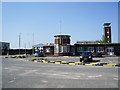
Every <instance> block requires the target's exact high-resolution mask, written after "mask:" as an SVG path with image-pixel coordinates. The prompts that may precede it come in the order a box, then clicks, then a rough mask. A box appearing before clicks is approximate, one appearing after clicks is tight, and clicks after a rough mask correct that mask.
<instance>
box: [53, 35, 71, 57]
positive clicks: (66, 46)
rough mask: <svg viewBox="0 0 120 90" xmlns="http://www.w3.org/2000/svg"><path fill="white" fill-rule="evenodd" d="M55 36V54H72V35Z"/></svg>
mask: <svg viewBox="0 0 120 90" xmlns="http://www.w3.org/2000/svg"><path fill="white" fill-rule="evenodd" d="M54 37H55V41H54V55H55V56H67V55H70V35H55V36H54Z"/></svg>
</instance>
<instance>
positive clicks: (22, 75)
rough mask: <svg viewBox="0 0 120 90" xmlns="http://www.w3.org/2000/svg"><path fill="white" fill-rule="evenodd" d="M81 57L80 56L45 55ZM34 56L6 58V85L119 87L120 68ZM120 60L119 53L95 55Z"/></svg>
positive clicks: (107, 59)
mask: <svg viewBox="0 0 120 90" xmlns="http://www.w3.org/2000/svg"><path fill="white" fill-rule="evenodd" d="M45 58H47V60H63V61H76V62H78V61H79V57H45ZM30 59H33V58H32V57H31V58H24V59H20V58H18V59H16V58H15V59H14V58H2V88H118V80H119V78H118V68H119V67H107V66H84V65H64V64H52V63H36V62H31V61H28V60H30ZM94 60H98V61H99V62H109V63H118V57H104V58H94Z"/></svg>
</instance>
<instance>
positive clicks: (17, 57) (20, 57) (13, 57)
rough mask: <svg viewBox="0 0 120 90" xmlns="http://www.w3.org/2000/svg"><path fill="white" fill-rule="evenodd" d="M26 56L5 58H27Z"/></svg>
mask: <svg viewBox="0 0 120 90" xmlns="http://www.w3.org/2000/svg"><path fill="white" fill-rule="evenodd" d="M27 57H28V56H10V57H5V58H27Z"/></svg>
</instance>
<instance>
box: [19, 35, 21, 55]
mask: <svg viewBox="0 0 120 90" xmlns="http://www.w3.org/2000/svg"><path fill="white" fill-rule="evenodd" d="M20 40H21V33H20V34H19V55H20Z"/></svg>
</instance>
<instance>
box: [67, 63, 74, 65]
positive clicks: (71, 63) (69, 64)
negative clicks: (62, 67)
mask: <svg viewBox="0 0 120 90" xmlns="http://www.w3.org/2000/svg"><path fill="white" fill-rule="evenodd" d="M68 64H69V65H76V64H75V63H68Z"/></svg>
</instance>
